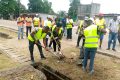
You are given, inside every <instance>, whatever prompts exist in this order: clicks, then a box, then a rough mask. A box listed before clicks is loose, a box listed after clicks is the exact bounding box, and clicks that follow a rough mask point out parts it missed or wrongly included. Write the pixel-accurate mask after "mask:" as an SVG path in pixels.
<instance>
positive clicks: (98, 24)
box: [96, 13, 106, 48]
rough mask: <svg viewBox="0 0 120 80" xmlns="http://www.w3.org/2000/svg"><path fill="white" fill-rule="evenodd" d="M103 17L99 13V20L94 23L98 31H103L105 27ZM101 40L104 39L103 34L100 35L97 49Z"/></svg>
mask: <svg viewBox="0 0 120 80" xmlns="http://www.w3.org/2000/svg"><path fill="white" fill-rule="evenodd" d="M103 16H104V15H103V14H102V13H100V14H99V15H98V18H99V20H98V21H97V22H96V25H97V26H99V28H100V29H105V25H106V22H105V19H104V17H103ZM103 38H104V34H103V33H102V32H101V33H100V44H99V48H101V46H102V42H103Z"/></svg>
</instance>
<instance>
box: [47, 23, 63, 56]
mask: <svg viewBox="0 0 120 80" xmlns="http://www.w3.org/2000/svg"><path fill="white" fill-rule="evenodd" d="M62 36H63V28H62V24H61V23H57V25H54V26H53V27H52V33H51V41H52V42H53V48H54V53H55V54H56V45H57V46H58V53H59V54H61V52H60V49H61V42H60V41H61V39H62ZM49 47H51V44H49Z"/></svg>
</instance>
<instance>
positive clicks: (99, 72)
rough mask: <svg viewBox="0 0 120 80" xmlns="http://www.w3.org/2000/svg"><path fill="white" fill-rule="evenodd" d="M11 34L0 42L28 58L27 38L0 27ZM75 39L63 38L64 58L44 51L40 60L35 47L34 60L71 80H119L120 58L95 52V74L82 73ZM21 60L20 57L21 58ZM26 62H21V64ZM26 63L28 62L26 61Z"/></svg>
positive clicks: (2, 30) (0, 39)
mask: <svg viewBox="0 0 120 80" xmlns="http://www.w3.org/2000/svg"><path fill="white" fill-rule="evenodd" d="M0 32H4V33H6V34H8V35H11V37H12V39H6V38H0V42H1V43H0V44H4V45H7V47H11V48H12V49H13V50H14V52H16V54H17V55H22V56H24V57H26V58H28V59H29V50H28V41H27V39H23V40H17V37H16V35H17V34H16V33H14V32H11V31H9V30H5V29H0ZM75 45H76V44H75V41H70V40H69V41H68V40H66V39H65V38H64V39H63V41H62V52H63V53H64V55H65V56H66V59H64V60H62V61H59V60H58V59H57V58H56V57H55V56H54V55H53V54H50V53H49V52H46V51H44V54H45V56H46V57H47V59H46V60H40V56H39V52H38V49H37V47H36V46H35V49H34V56H35V60H36V62H39V61H40V62H42V63H43V64H46V65H48V66H50V67H52V68H53V69H55V70H57V71H59V72H61V73H62V74H64V75H66V76H68V77H70V78H71V79H72V80H119V79H120V60H117V59H114V58H110V57H107V56H103V55H99V54H96V58H95V74H94V75H93V76H89V75H88V74H87V73H83V71H82V69H81V66H77V65H76V62H77V57H78V56H79V49H78V48H76V47H75ZM11 54H12V53H11ZM21 60H22V59H21ZM24 63H26V62H23V64H24ZM27 63H30V62H29V61H27Z"/></svg>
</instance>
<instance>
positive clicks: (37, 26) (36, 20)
mask: <svg viewBox="0 0 120 80" xmlns="http://www.w3.org/2000/svg"><path fill="white" fill-rule="evenodd" d="M33 26H34V28H35V29H36V30H37V29H38V28H40V19H39V15H38V14H36V16H35V17H34V19H33Z"/></svg>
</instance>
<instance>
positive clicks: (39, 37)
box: [28, 28, 46, 42]
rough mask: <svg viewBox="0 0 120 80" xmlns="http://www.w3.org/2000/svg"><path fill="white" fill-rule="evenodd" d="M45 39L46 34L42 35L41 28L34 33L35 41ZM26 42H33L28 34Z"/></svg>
mask: <svg viewBox="0 0 120 80" xmlns="http://www.w3.org/2000/svg"><path fill="white" fill-rule="evenodd" d="M45 37H46V33H43V31H42V28H39V29H38V31H36V33H35V35H34V38H35V40H39V39H43V38H45ZM28 40H30V41H32V42H33V41H34V39H33V38H32V36H31V35H30V34H29V35H28Z"/></svg>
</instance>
